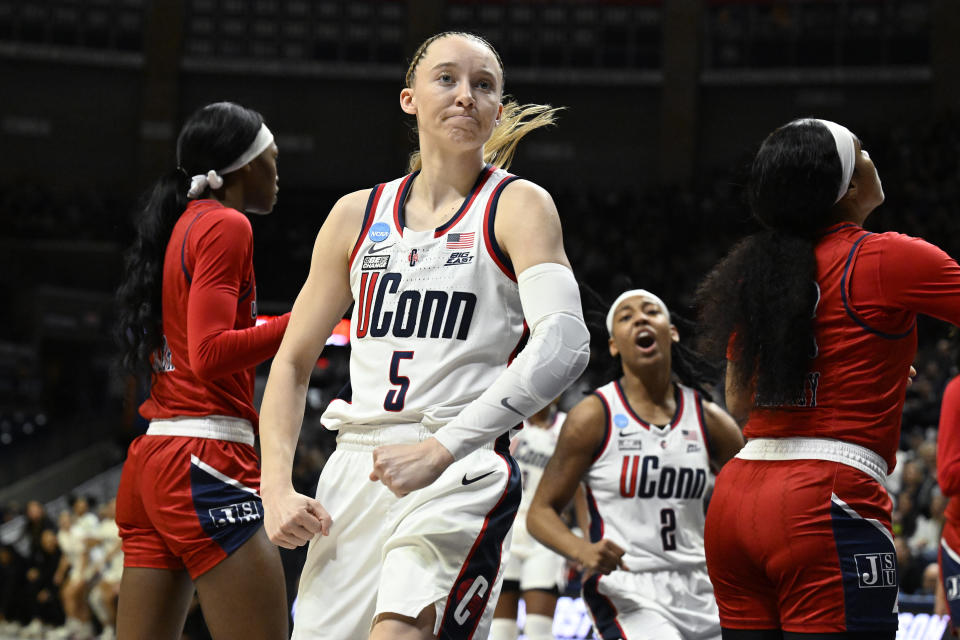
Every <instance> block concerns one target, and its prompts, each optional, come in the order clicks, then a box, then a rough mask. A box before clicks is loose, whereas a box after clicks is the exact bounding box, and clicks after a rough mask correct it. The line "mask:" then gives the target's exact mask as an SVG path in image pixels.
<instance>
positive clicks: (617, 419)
mask: <svg viewBox="0 0 960 640" xmlns="http://www.w3.org/2000/svg"><path fill="white" fill-rule="evenodd" d="M629 422H630V421H629V420H627V416H625V415H623V414H622V413H618V414H617V415H615V416H613V426H615V427H616V428H617V429H623V428H624V427H625V426H627V424H629Z"/></svg>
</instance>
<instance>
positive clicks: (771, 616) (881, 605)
mask: <svg viewBox="0 0 960 640" xmlns="http://www.w3.org/2000/svg"><path fill="white" fill-rule="evenodd" d="M890 510H891V503H890V498H889V496H888V495H887V492H886V490H885V489H884V488H883V487H882V486H881V485H880V484H879V483H878V482H877V481H876V480H874V479H873V478H871V477H870V476H869V475H867V474H866V473H864V472H862V471H860V470H858V469H855V468H853V467H850V466H847V465H845V464H841V463H838V462H830V461H826V460H787V461H758V460H742V459H739V458H734V459H733V460H731V461H730V462H728V463H727V465H726V466H725V467H724V468H723V470H722V471H721V472H720V475H719V476H718V477H717V483H716V489H715V490H714V493H713V497H712V498H711V501H710V508H709V511H708V512H707V520H706V525H705V545H706V554H707V568H708V570H709V573H710V580H711V581H712V582H713V588H714V591H715V593H716V597H717V604H718V605H719V608H720V624H721V625H722V626H723V627H725V628H728V629H782V630H783V631H788V632H794V633H837V632H842V631H861V632H862V631H891V630H896V628H897V584H898V582H897V563H896V553H895V551H894V546H893V534H892V533H891V527H890Z"/></svg>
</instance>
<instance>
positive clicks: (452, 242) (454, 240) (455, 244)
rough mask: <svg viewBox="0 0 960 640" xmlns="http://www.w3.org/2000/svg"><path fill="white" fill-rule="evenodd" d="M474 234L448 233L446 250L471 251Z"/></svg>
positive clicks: (471, 232)
mask: <svg viewBox="0 0 960 640" xmlns="http://www.w3.org/2000/svg"><path fill="white" fill-rule="evenodd" d="M473 235H474V232H473V231H470V232H469V233H448V234H447V249H472V248H473Z"/></svg>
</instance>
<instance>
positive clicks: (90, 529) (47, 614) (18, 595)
mask: <svg viewBox="0 0 960 640" xmlns="http://www.w3.org/2000/svg"><path fill="white" fill-rule="evenodd" d="M114 506H115V504H114V501H113V500H111V501H109V502H107V503H105V504H103V505H102V506H100V508H99V509H96V510H95V509H94V505H92V504H91V501H90V499H88V498H86V497H84V496H76V497H73V498H71V500H70V508H69V509H66V510H64V511H62V512H60V513H59V514H57V516H56V521H54V519H53V517H51V515H50V514H48V513H47V510H46V508H45V507H44V505H43V504H41V503H40V502H38V501H35V500H33V501H30V502H28V503H27V505H26V507H25V508H24V509H23V519H22V522H21V524H22V526H21V528H20V533H19V535H17V536H16V538H15V539H14V540H13V541H12V542H10V543H7V544H3V545H2V546H0V638H2V637H8V638H10V637H12V638H33V639H40V638H43V639H45V640H66V639H68V638H69V639H72V640H91V639H93V638H98V639H100V640H111V639H113V638H115V637H116V618H117V594H118V592H119V587H120V576H121V574H122V573H123V552H122V551H121V549H120V536H119V534H118V531H117V524H116V522H115V520H114V517H115V513H114ZM4 515H5V518H6V517H11V516H14V515H16V509H9V508H8V509H7V511H6V512H5V514H4Z"/></svg>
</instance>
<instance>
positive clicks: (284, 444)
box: [260, 192, 369, 548]
mask: <svg viewBox="0 0 960 640" xmlns="http://www.w3.org/2000/svg"><path fill="white" fill-rule="evenodd" d="M368 193H369V192H356V193H352V194H350V195H348V196H345V197H343V198H341V199H340V200H339V201H338V202H337V204H336V205H334V207H333V210H332V211H331V212H330V215H329V216H328V217H327V220H326V221H325V222H324V223H323V226H322V227H321V228H320V232H319V233H318V234H317V240H316V242H315V243H314V247H313V257H312V259H311V263H310V273H309V275H308V276H307V281H306V282H305V283H304V285H303V288H302V289H301V290H300V293H299V295H298V296H297V300H296V302H295V303H294V305H293V311H292V313H291V317H290V325H289V327H288V328H287V332H286V334H285V335H284V337H283V342H282V343H281V345H280V350H279V351H278V352H277V355H276V357H275V358H274V360H273V365H272V366H271V367H270V376H269V378H267V387H266V390H265V391H264V394H263V405H262V408H261V412H260V446H261V451H262V457H263V460H262V465H263V470H262V479H261V494H262V495H263V502H264V508H265V511H266V515H265V520H264V524H265V527H266V530H267V535H268V536H269V537H270V539H271V540H272V541H273V542H274V543H275V544H278V545H280V546H282V547H286V548H294V547H297V546H300V545H302V544H304V543H306V542H309V541H310V539H311V538H312V537H313V536H314V535H315V534H316V533H317V532H318V531H320V532H322V533H324V534H326V533H328V531H329V526H330V518H329V515H328V514H327V513H326V511H324V510H323V508H322V506H321V505H320V504H319V503H318V502H316V501H315V500H313V499H312V498H308V497H306V496H302V495H300V494H298V493H296V492H295V491H294V488H293V481H292V479H291V475H292V468H293V456H294V452H295V451H296V448H297V440H298V439H299V437H300V425H301V423H302V421H303V410H304V403H305V401H306V396H307V385H308V383H309V381H310V373H311V372H312V371H313V368H314V366H315V365H316V362H317V358H318V357H319V356H320V352H321V351H322V350H323V346H324V344H325V342H326V339H327V337H328V336H329V335H330V333H331V332H332V331H333V328H334V326H336V324H337V322H339V321H340V318H342V317H343V314H344V312H345V311H346V310H347V308H348V307H349V306H350V303H351V302H352V300H353V297H352V294H351V292H350V276H349V259H350V252H351V250H352V249H353V245H354V243H355V242H356V239H357V234H358V233H359V232H360V227H361V221H362V218H363V208H364V203H365V202H366V199H367V195H368Z"/></svg>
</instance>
